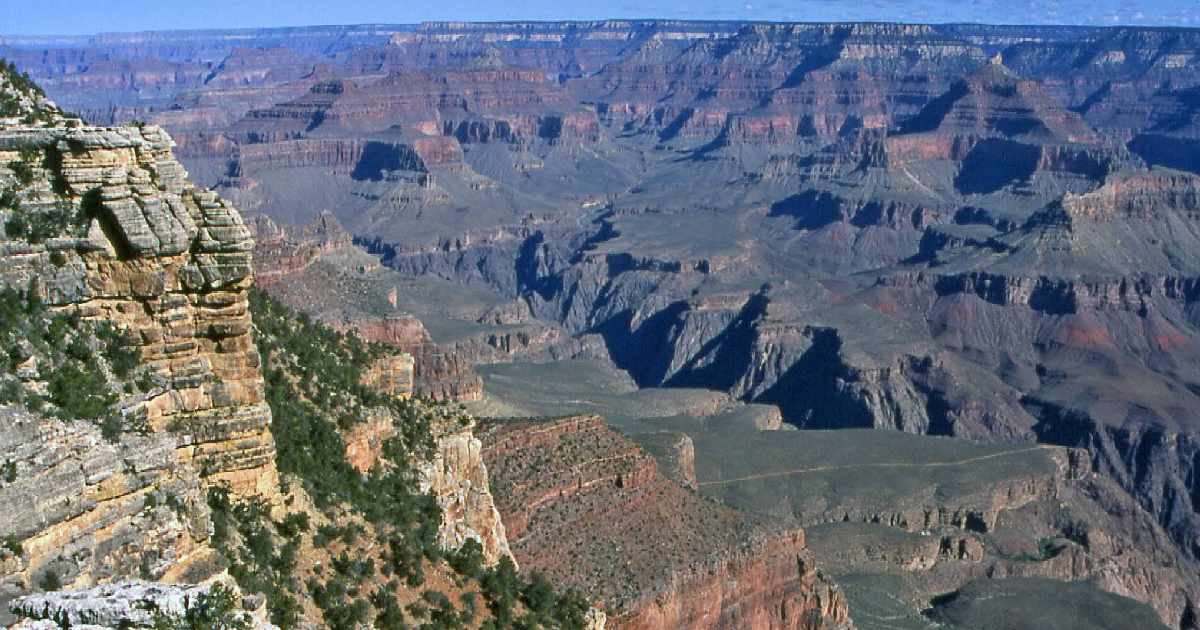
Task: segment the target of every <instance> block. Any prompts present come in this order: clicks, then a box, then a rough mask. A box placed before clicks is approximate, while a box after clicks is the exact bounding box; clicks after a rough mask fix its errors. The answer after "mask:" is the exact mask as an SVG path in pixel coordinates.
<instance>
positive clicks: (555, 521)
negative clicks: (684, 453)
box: [482, 416, 849, 628]
mask: <svg viewBox="0 0 1200 630" xmlns="http://www.w3.org/2000/svg"><path fill="white" fill-rule="evenodd" d="M482 439H483V445H484V448H483V452H484V460H485V461H486V462H487V464H488V468H489V469H490V470H491V472H492V480H493V481H492V483H493V487H494V488H495V490H494V491H495V493H496V495H497V497H498V499H499V501H498V508H499V509H500V512H501V515H502V516H503V518H504V521H505V522H506V523H507V525H508V528H509V529H508V532H509V537H510V544H511V545H512V546H513V553H514V555H515V556H516V558H517V561H518V562H519V563H520V564H521V565H522V566H523V567H525V568H527V569H531V570H536V571H541V572H544V573H545V574H546V575H548V576H550V577H551V578H553V579H555V580H556V581H563V582H566V583H575V584H577V586H579V587H580V588H582V589H583V590H585V591H587V592H589V593H592V594H593V596H595V597H597V598H600V599H601V600H602V601H603V603H604V604H605V607H606V609H607V611H608V615H609V621H610V623H613V624H615V625H616V627H621V628H668V627H674V628H746V627H754V628H841V627H846V626H847V625H848V622H849V611H848V610H847V608H846V602H845V598H844V596H843V595H842V594H841V592H840V591H839V590H838V589H837V587H836V586H834V585H833V584H832V583H830V582H828V581H827V580H826V579H825V578H824V577H823V576H822V575H821V574H820V573H819V572H818V571H817V570H816V568H815V566H814V564H813V560H812V557H811V555H810V554H809V552H808V550H807V549H806V548H805V543H804V531H803V530H801V529H799V528H796V527H788V526H784V525H782V524H781V523H774V522H769V521H766V520H764V519H757V518H750V517H747V516H745V515H743V514H740V513H738V512H736V511H734V510H732V509H729V508H722V507H718V506H717V505H715V504H713V503H709V502H707V501H705V500H703V499H702V498H700V497H699V496H698V495H696V494H694V493H692V492H690V491H688V490H686V489H685V488H684V487H683V486H681V485H679V484H678V483H676V482H675V481H673V480H670V479H668V478H667V477H665V476H663V475H662V474H661V473H659V472H658V469H657V466H656V464H655V461H654V459H653V458H652V457H651V456H650V455H649V454H647V453H646V452H645V451H643V450H642V449H641V448H639V447H638V446H637V445H636V444H634V443H633V442H631V441H630V440H629V439H628V438H625V437H622V436H621V435H620V434H618V433H616V432H615V431H613V430H612V429H611V428H609V427H608V426H607V425H606V424H605V422H604V420H603V419H601V418H600V417H598V416H576V417H568V418H564V419H558V420H553V421H549V422H540V423H502V424H498V425H496V426H490V427H488V428H487V429H486V430H485V431H484V432H483V437H482ZM581 567H587V568H588V569H587V570H586V571H581V570H580V568H581Z"/></svg>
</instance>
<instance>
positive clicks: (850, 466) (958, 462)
mask: <svg viewBox="0 0 1200 630" xmlns="http://www.w3.org/2000/svg"><path fill="white" fill-rule="evenodd" d="M1055 448H1060V447H1057V446H1053V445H1050V444H1038V445H1037V446H1031V447H1029V448H1022V449H1017V450H1015V451H1001V452H999V453H991V454H989V455H980V456H978V457H968V458H967V459H960V460H956V461H951V462H924V463H915V462H881V463H876V464H847V465H838V466H813V467H811V468H794V469H791V470H779V471H775V472H767V473H759V474H757V475H747V476H745V477H734V478H732V479H719V480H716V481H701V482H700V483H698V484H697V485H698V486H700V487H704V486H722V485H726V484H731V483H738V482H741V481H754V480H755V479H768V478H771V477H788V476H790V475H801V474H804V473H811V472H825V471H828V470H849V469H854V468H939V467H948V466H962V465H964V464H973V463H975V462H981V461H984V460H988V459H997V458H1000V457H1008V456H1009V455H1017V454H1020V453H1029V452H1032V451H1040V450H1049V449H1055Z"/></svg>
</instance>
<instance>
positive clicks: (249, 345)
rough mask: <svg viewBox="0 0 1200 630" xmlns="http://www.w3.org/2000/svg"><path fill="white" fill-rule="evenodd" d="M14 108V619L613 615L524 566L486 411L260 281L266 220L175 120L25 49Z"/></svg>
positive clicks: (2, 134)
mask: <svg viewBox="0 0 1200 630" xmlns="http://www.w3.org/2000/svg"><path fill="white" fill-rule="evenodd" d="M0 106H2V107H3V108H4V109H3V111H0V114H2V115H3V117H0V164H3V166H0V187H2V189H3V194H2V196H0V223H2V225H3V230H4V231H3V234H4V236H3V239H2V240H0V335H3V338H4V347H5V349H6V351H5V360H4V362H3V369H2V370H0V423H2V424H3V430H2V431H0V436H2V437H0V459H2V460H3V470H2V473H3V477H2V479H3V481H2V483H0V499H2V500H3V503H4V505H5V506H6V508H8V509H7V510H6V513H5V517H4V518H3V519H0V539H2V540H3V547H2V548H0V603H2V604H3V605H4V611H3V612H2V613H0V623H2V624H4V625H5V626H6V627H9V626H10V625H12V624H14V623H15V625H12V627H18V628H60V627H79V628H117V627H120V628H128V627H156V628H163V627H170V628H174V627H204V628H214V627H253V628H276V627H282V628H315V627H329V628H346V629H350V628H355V627H361V626H363V625H364V624H368V623H369V624H372V625H373V626H375V627H386V628H398V627H404V625H403V624H405V623H408V622H410V621H411V622H414V623H422V622H429V621H430V620H431V619H438V620H439V621H438V623H441V624H445V625H446V627H467V626H471V627H474V625H476V624H481V623H483V624H499V625H501V626H505V627H507V626H509V625H511V624H514V623H521V624H527V625H537V626H541V627H556V628H588V627H590V628H593V629H595V628H602V627H603V613H601V612H599V611H596V610H589V605H588V602H587V600H586V599H584V597H583V596H582V595H580V594H578V593H575V592H565V591H559V590H556V589H555V587H554V586H553V585H551V584H550V583H548V582H546V581H545V580H544V579H540V578H539V579H534V580H532V581H528V580H526V579H525V578H522V577H521V576H518V575H517V574H516V569H515V565H514V564H513V562H512V559H511V552H510V551H509V549H508V543H507V539H506V536H505V530H504V525H503V523H502V522H501V521H500V515H499V512H498V511H497V510H496V508H495V506H494V502H493V499H492V495H491V493H490V490H489V480H488V473H487V469H486V467H485V465H484V463H483V459H482V455H481V444H480V441H479V440H478V439H477V438H476V437H474V434H473V426H474V420H473V419H472V418H471V417H470V416H468V415H465V414H464V413H462V412H461V411H460V410H458V409H455V408H451V407H449V406H447V405H439V404H437V403H433V402H428V401H417V400H413V399H412V394H413V374H414V366H413V362H414V359H413V357H412V356H411V355H408V354H405V353H402V352H399V351H397V350H395V349H393V348H390V347H388V346H385V345H382V344H377V343H371V342H369V341H366V340H363V339H362V338H361V337H359V336H358V335H357V334H346V333H342V332H339V331H336V330H334V329H331V328H329V327H327V326H324V325H321V324H317V323H315V322H313V321H312V320H311V319H310V318H308V317H307V316H301V315H299V314H297V313H296V312H294V311H291V310H289V309H287V307H286V306H284V305H282V304H278V303H276V302H274V301H272V300H271V299H270V298H269V297H268V296H265V295H263V294H262V293H261V292H259V291H257V290H255V289H252V283H253V277H254V271H253V268H252V262H251V256H252V251H253V248H254V243H253V241H252V238H251V231H250V229H249V228H248V227H247V226H246V225H245V223H244V222H243V221H242V218H241V215H240V214H239V213H238V211H237V210H235V209H234V208H233V206H231V205H230V204H229V203H228V202H227V201H225V200H223V199H221V198H220V197H219V196H217V194H216V193H213V192H211V191H207V190H202V189H199V188H197V187H196V186H195V185H194V184H193V183H191V182H190V181H189V180H188V178H187V173H186V172H185V171H184V169H183V167H182V166H181V165H180V164H179V163H178V162H177V161H176V160H175V159H174V157H173V154H172V151H171V149H172V146H173V142H172V140H171V138H170V137H169V136H168V135H167V133H166V132H164V131H163V130H162V129H160V128H158V127H153V126H136V125H133V126H123V127H93V126H87V125H85V124H83V123H82V122H81V121H80V120H79V119H77V118H75V117H73V116H70V115H67V114H64V113H63V112H62V111H61V110H59V109H58V108H57V106H55V105H54V104H53V103H52V102H51V101H49V100H47V99H46V97H45V96H44V94H43V93H42V92H41V90H40V89H39V88H38V87H37V86H36V84H34V83H33V82H31V81H30V80H29V78H28V77H27V76H22V75H21V74H19V73H17V72H16V71H15V70H14V69H13V68H11V67H10V66H8V65H7V64H5V65H4V66H3V67H2V68H0ZM301 235H302V236H303V237H304V238H306V239H318V237H321V236H323V237H325V240H326V241H328V242H324V243H323V245H322V246H324V247H325V248H326V249H328V248H333V247H337V246H345V245H346V243H345V242H342V241H339V240H338V234H337V233H336V231H335V230H333V229H332V228H331V226H327V225H319V226H318V227H317V228H314V232H312V233H302V234H301ZM318 240H319V239H318ZM360 589H361V590H360ZM447 593H449V594H447ZM450 597H454V599H453V600H452V599H450Z"/></svg>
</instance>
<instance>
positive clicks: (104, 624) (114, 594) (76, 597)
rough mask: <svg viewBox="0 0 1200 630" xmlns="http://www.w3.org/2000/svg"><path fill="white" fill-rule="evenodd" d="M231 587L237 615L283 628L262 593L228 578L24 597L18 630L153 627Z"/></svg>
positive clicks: (267, 629) (255, 624) (263, 628)
mask: <svg viewBox="0 0 1200 630" xmlns="http://www.w3.org/2000/svg"><path fill="white" fill-rule="evenodd" d="M217 585H220V586H221V587H222V588H225V589H228V592H229V593H230V595H231V598H232V599H233V603H234V604H235V605H236V608H235V609H234V610H232V611H230V613H231V614H233V615H237V616H238V617H239V619H240V620H241V621H242V622H243V623H244V624H245V627H247V628H249V629H251V630H278V626H276V625H274V624H272V623H271V622H269V621H267V620H266V611H265V610H264V606H263V599H262V598H261V597H253V596H249V597H243V596H242V594H241V591H240V590H238V587H237V585H236V584H234V583H233V580H232V579H230V578H229V577H228V576H225V577H224V578H218V579H215V580H212V581H210V582H208V583H206V584H204V585H200V586H191V587H188V586H173V585H167V584H161V583H157V582H144V581H137V580H134V581H125V582H117V583H113V584H105V585H103V586H97V587H93V588H90V589H80V590H72V591H59V592H54V593H42V594H38V595H29V596H26V597H22V598H21V599H20V600H19V601H17V602H16V603H15V604H14V605H13V609H14V611H16V612H18V613H19V614H20V615H21V616H22V617H24V618H25V620H24V621H22V622H20V623H18V624H16V625H15V626H13V628H14V630H50V629H52V628H61V627H64V624H66V625H67V626H69V627H71V628H83V629H84V630H117V629H118V628H153V627H155V618H156V617H155V615H156V614H159V615H167V616H172V617H175V618H183V617H184V615H185V614H186V613H187V611H188V610H189V609H190V608H192V607H194V606H196V605H197V604H198V603H199V601H200V600H201V599H202V598H203V597H204V596H206V595H208V594H210V593H211V592H212V591H213V589H214V587H215V586H217Z"/></svg>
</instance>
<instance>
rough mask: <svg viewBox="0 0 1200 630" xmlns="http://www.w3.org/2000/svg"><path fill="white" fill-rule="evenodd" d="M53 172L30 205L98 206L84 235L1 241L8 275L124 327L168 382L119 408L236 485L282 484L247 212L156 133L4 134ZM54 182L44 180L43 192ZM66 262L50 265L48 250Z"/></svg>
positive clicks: (12, 150)
mask: <svg viewBox="0 0 1200 630" xmlns="http://www.w3.org/2000/svg"><path fill="white" fill-rule="evenodd" d="M0 147H4V149H0V161H6V160H5V158H8V159H16V158H17V155H16V149H17V148H18V147H21V148H24V149H25V150H27V151H28V150H36V151H38V152H39V153H40V154H42V155H45V156H48V157H47V158H46V164H47V165H48V166H47V167H45V168H43V169H40V170H41V171H42V172H41V173H38V174H37V175H36V177H40V178H42V180H43V181H45V182H47V184H49V183H51V182H54V187H56V188H59V190H58V191H54V190H42V189H36V188H35V189H34V191H33V192H32V194H31V200H30V202H29V205H34V204H52V203H69V204H76V205H80V204H84V203H85V201H84V198H85V197H87V198H88V200H89V202H88V203H94V204H95V208H94V213H95V214H94V216H93V217H92V218H91V226H90V227H89V229H88V236H87V237H86V238H83V239H74V240H69V239H55V240H51V241H49V242H47V243H43V244H25V243H13V242H12V241H8V242H7V244H6V245H7V247H8V251H9V255H8V256H6V257H5V260H4V263H3V266H2V267H0V280H2V281H3V282H4V284H7V285H9V286H17V287H27V286H30V283H31V282H32V283H33V284H34V285H36V286H37V287H38V288H39V292H40V294H41V297H42V299H43V301H44V302H46V303H47V304H49V305H51V306H52V307H53V308H57V309H62V310H69V311H74V312H77V313H79V314H80V315H82V316H83V317H85V318H87V319H91V320H98V321H107V322H111V323H113V324H114V325H116V326H117V327H118V328H119V329H120V330H122V331H123V332H124V334H125V335H126V336H127V338H128V340H129V342H130V343H131V344H133V345H134V346H135V347H136V348H137V350H138V352H139V354H140V357H141V360H142V361H143V362H145V363H147V364H149V365H151V366H152V368H153V371H154V373H155V375H156V376H157V377H159V378H160V379H161V380H162V381H163V382H165V383H166V386H165V387H163V388H161V389H159V390H158V391H157V392H156V393H154V394H153V395H151V396H149V397H145V398H143V399H138V400H131V401H129V403H128V405H127V406H126V409H125V410H124V411H123V413H124V414H125V415H126V416H128V417H137V418H140V419H144V420H145V422H146V423H147V424H148V425H149V426H150V427H151V428H152V430H154V431H156V432H157V431H169V432H170V433H171V434H173V435H175V436H176V441H177V447H178V448H179V450H180V454H181V457H183V458H184V459H185V460H188V461H191V462H192V463H193V466H194V467H195V468H196V469H197V470H198V471H201V473H202V476H204V477H207V478H209V481H210V482H217V481H222V480H223V481H228V482H230V483H231V484H232V485H233V486H234V487H235V488H236V489H237V490H238V491H239V492H255V493H266V492H272V491H273V488H275V487H276V482H275V472H274V460H273V458H274V441H273V439H272V438H271V435H270V431H269V426H270V409H269V408H268V407H267V405H266V403H265V402H264V400H263V391H262V377H261V375H260V374H259V370H258V367H259V359H258V352H257V350H256V349H255V347H254V344H253V341H252V339H251V337H250V316H249V313H248V310H247V301H246V300H247V297H246V291H247V289H248V287H249V286H250V283H251V270H250V249H251V247H252V246H253V242H252V241H251V239H250V235H249V232H248V231H247V230H246V227H245V225H244V224H243V223H242V220H241V217H240V216H239V215H238V213H237V211H236V210H234V209H233V208H232V207H231V206H229V205H228V204H227V203H225V202H224V201H222V200H221V199H220V198H219V197H217V196H216V195H215V194H213V193H211V192H206V191H200V190H197V189H196V188H195V187H194V186H193V185H192V184H190V183H189V182H188V181H187V180H186V173H185V172H184V170H183V168H182V167H181V166H180V165H179V163H178V162H176V161H175V160H174V158H173V157H172V155H171V139H170V137H169V136H167V134H166V133H165V132H163V131H162V130H160V129H158V128H155V127H146V128H140V129H139V128H135V127H128V128H121V129H99V128H87V127H76V128H66V127H55V128H42V129H38V130H30V129H26V128H19V127H17V128H13V127H9V128H4V129H0ZM47 187H48V188H49V186H47ZM52 251H53V252H56V255H57V256H62V257H63V258H64V259H65V260H67V264H64V265H62V266H57V265H54V264H52V262H51V260H50V259H51V252H52Z"/></svg>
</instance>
